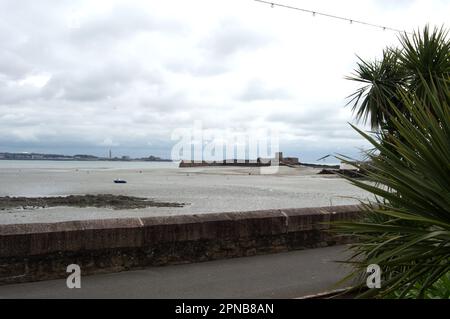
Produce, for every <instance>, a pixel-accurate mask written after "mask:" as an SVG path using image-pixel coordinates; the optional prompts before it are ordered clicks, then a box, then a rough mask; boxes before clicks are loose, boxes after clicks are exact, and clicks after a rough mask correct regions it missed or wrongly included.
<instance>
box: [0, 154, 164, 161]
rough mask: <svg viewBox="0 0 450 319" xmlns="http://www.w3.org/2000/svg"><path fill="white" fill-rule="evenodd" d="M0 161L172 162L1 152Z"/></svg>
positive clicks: (152, 159) (151, 159) (80, 155)
mask: <svg viewBox="0 0 450 319" xmlns="http://www.w3.org/2000/svg"><path fill="white" fill-rule="evenodd" d="M0 160H16V161H17V160H19V161H22V160H23V161H33V160H36V161H42V160H45V161H118V162H172V160H171V159H165V158H160V157H157V156H153V155H150V156H148V157H140V158H131V157H129V156H121V157H99V156H94V155H86V154H77V155H61V154H45V153H10V152H0Z"/></svg>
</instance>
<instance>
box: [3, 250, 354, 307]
mask: <svg viewBox="0 0 450 319" xmlns="http://www.w3.org/2000/svg"><path fill="white" fill-rule="evenodd" d="M345 255H346V252H345V247H344V246H334V247H325V248H317V249H308V250H299V251H292V252H287V253H279V254H270V255H261V256H253V257H243V258H234V259H226V260H216V261H210V262H203V263H194V264H183V265H173V266H165V267H151V268H147V269H143V270H133V271H126V272H120V273H113V274H102V275H92V276H85V277H83V276H82V277H81V288H80V289H76V288H75V289H69V288H67V286H66V280H65V279H62V280H50V281H40V282H33V283H24V284H14V285H5V286H0V298H296V297H301V296H305V295H310V294H315V293H320V292H323V291H327V290H330V289H334V288H336V287H333V285H334V284H335V283H336V281H338V280H339V279H340V278H342V276H343V275H345V274H346V273H347V271H348V268H345V266H343V265H342V264H338V263H335V262H334V261H335V260H343V259H344V258H345ZM81 271H82V270H81Z"/></svg>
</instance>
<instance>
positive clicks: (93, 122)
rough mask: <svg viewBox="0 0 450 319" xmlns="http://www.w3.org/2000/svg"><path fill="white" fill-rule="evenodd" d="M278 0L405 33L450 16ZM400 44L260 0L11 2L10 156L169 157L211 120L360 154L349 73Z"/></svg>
mask: <svg viewBox="0 0 450 319" xmlns="http://www.w3.org/2000/svg"><path fill="white" fill-rule="evenodd" d="M278 2H280V3H284V4H290V5H295V6H299V7H303V8H307V9H312V10H316V11H324V12H327V13H331V14H335V15H343V16H347V17H350V18H353V19H360V20H365V21H368V22H373V23H375V24H383V25H386V26H390V27H395V28H399V29H405V30H408V31H410V30H412V29H414V28H417V27H420V26H423V25H424V24H425V23H430V24H431V25H441V24H443V23H445V22H448V16H450V1H448V0H442V1H439V0H435V1H430V0H422V1H408V0H401V1H388V0H378V1H377V0H373V1H369V0H355V1H345V0H344V1H318V0H314V1H306V0H294V1H288V0H280V1H278ZM396 42H397V41H396V34H395V33H393V32H389V31H382V30H378V29H374V28H370V27H365V26H361V25H357V24H349V23H346V22H342V21H337V20H332V19H328V18H324V17H319V16H316V17H312V15H310V14H306V13H301V12H297V11H294V10H287V9H283V8H277V7H275V8H270V6H268V5H263V4H260V3H257V2H255V1H252V0H222V1H219V0H207V1H197V0H192V1H172V0H166V1H112V0H108V1H92V0H91V1H61V0H54V1H45V0H39V1H34V0H33V1H32V0H30V1H17V0H11V1H8V0H1V1H0V152H2V151H16V152H21V151H28V152H32V151H35V152H56V153H65V154H77V153H88V154H95V155H101V156H106V155H107V153H108V150H109V149H110V148H112V150H113V154H114V155H123V154H128V155H131V156H148V155H150V154H154V155H158V156H165V157H167V156H169V155H170V149H171V147H172V145H173V144H174V143H175V142H176V141H171V139H170V138H171V133H172V131H173V130H174V129H176V128H180V127H189V126H192V125H193V123H194V121H196V120H200V121H202V123H203V127H204V128H214V129H236V130H250V129H258V128H274V129H277V130H279V132H280V137H281V150H283V151H284V152H285V153H287V154H289V155H297V156H300V158H301V160H308V161H313V160H314V159H316V158H317V157H320V156H321V155H325V154H328V153H334V152H341V153H347V154H350V155H353V154H355V153H356V151H357V148H358V147H365V146H367V145H366V144H365V142H364V141H363V140H362V139H361V138H360V137H359V136H358V135H357V134H356V133H355V132H353V130H352V129H351V128H350V127H349V125H348V123H347V122H349V121H352V116H351V111H350V107H345V104H346V99H345V97H346V96H347V95H348V94H350V93H352V91H353V90H354V89H355V88H356V86H355V83H352V82H349V81H347V80H345V79H344V76H346V75H349V74H350V73H351V72H352V70H353V68H354V67H355V62H356V56H355V55H356V54H358V55H359V56H361V57H363V58H373V57H376V56H379V55H380V53H381V51H382V49H383V48H384V47H385V46H386V45H392V44H395V43H396Z"/></svg>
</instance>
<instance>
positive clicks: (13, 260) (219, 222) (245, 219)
mask: <svg viewBox="0 0 450 319" xmlns="http://www.w3.org/2000/svg"><path fill="white" fill-rule="evenodd" d="M359 215H360V207H359V206H334V207H322V208H320V207H319V208H299V209H281V210H263V211H252V212H235V213H217V214H198V215H179V216H165V217H146V218H123V219H105V220H85V221H70V222H59V223H46V224H38V223H32V224H14V225H0V284H6V283H14V282H25V281H35V280H45V279H54V278H63V277H66V276H67V275H68V274H67V273H66V267H67V265H69V264H78V265H80V267H81V271H82V275H87V274H94V273H105V272H115V271H122V270H128V269H131V268H138V267H145V266H153V265H167V264H175V263H188V262H199V261H207V260H213V259H220V258H231V257H241V256H251V255H256V254H265V253H276V252H283V251H289V250H294V249H305V248H315V247H324V246H328V245H334V244H339V243H344V242H346V241H348V238H342V237H336V236H333V235H332V234H331V233H329V232H327V229H329V225H327V224H326V222H328V221H334V220H344V219H345V220H348V219H355V218H358V216H359Z"/></svg>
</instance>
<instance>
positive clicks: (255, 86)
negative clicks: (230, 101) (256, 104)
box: [239, 80, 291, 101]
mask: <svg viewBox="0 0 450 319" xmlns="http://www.w3.org/2000/svg"><path fill="white" fill-rule="evenodd" d="M290 97H291V96H290V94H289V93H288V92H287V91H286V90H285V89H282V88H276V87H275V88H272V87H270V86H268V85H265V84H264V83H263V82H261V81H258V80H254V81H251V82H250V83H249V84H248V85H247V87H246V88H245V89H244V90H243V92H242V93H241V94H240V95H239V99H240V100H242V101H258V100H284V99H289V98H290Z"/></svg>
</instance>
